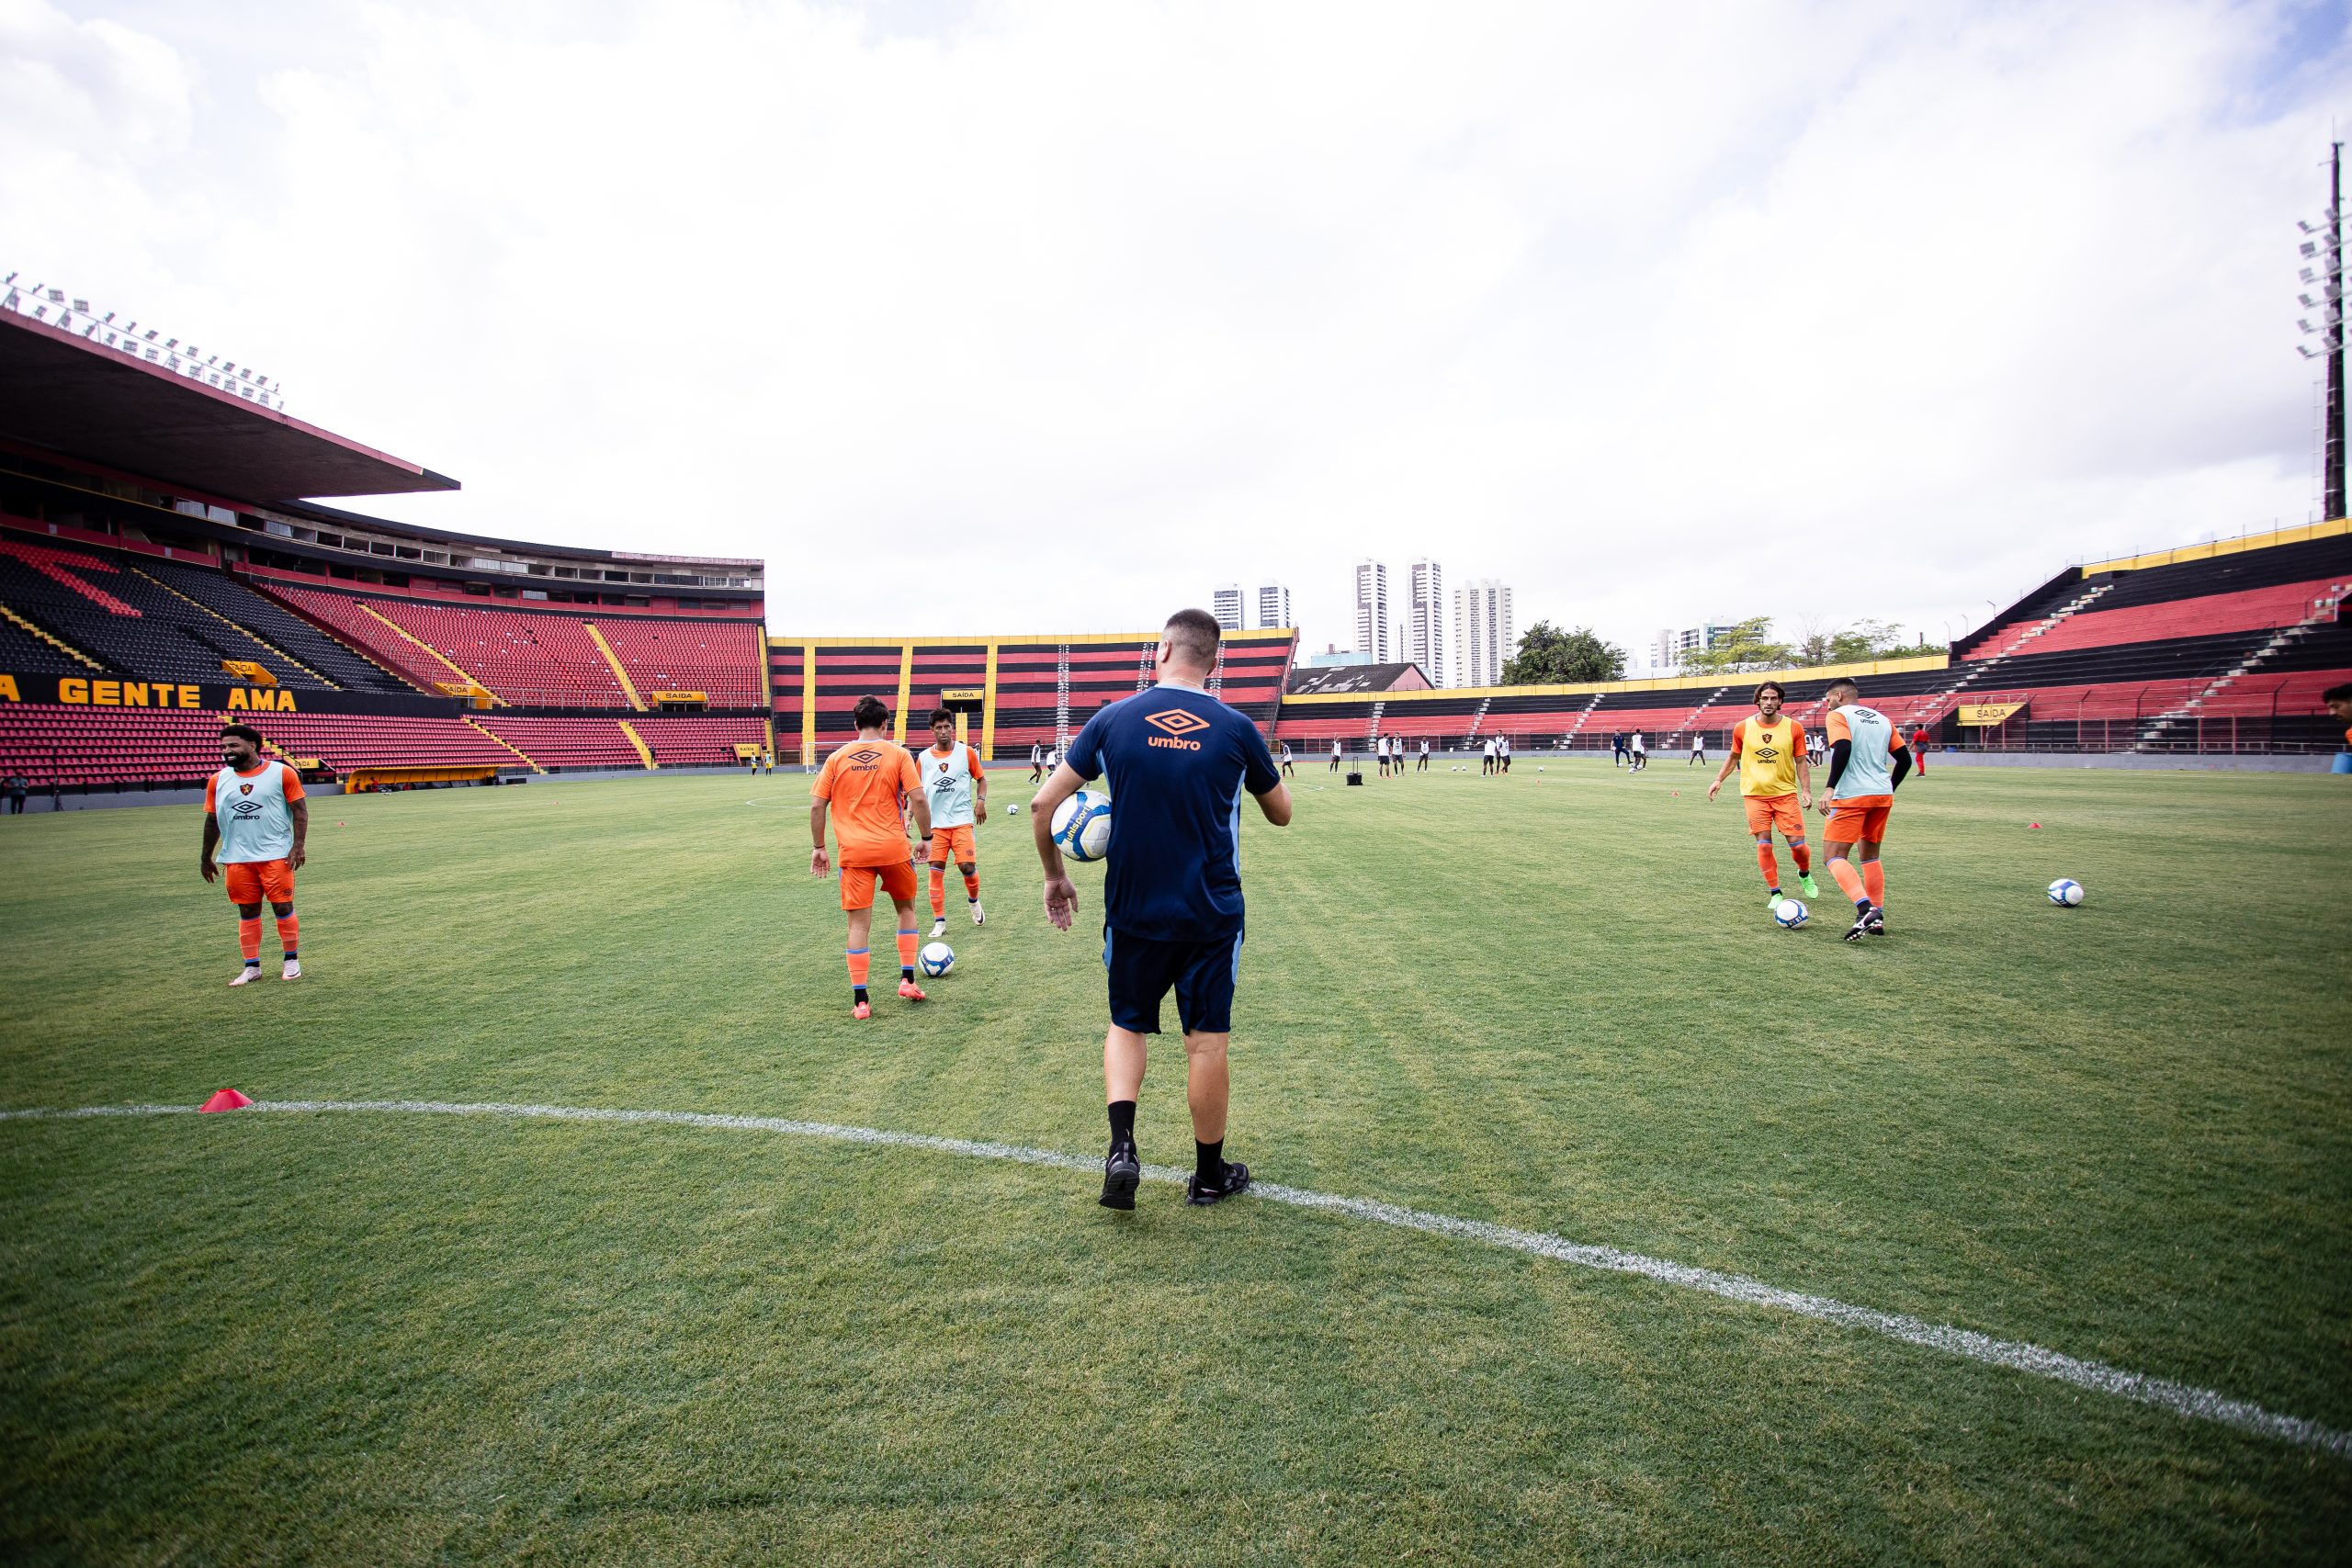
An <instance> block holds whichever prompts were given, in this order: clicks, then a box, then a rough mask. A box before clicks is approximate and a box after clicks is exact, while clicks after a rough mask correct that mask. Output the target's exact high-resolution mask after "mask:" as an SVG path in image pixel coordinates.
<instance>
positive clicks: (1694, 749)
mask: <svg viewBox="0 0 2352 1568" xmlns="http://www.w3.org/2000/svg"><path fill="white" fill-rule="evenodd" d="M1706 761H1707V732H1706V731H1705V730H1703V729H1694V730H1692V731H1691V761H1687V762H1685V763H1683V764H1682V765H1683V766H1684V767H1686V768H1690V767H1703V766H1705V765H1706Z"/></svg>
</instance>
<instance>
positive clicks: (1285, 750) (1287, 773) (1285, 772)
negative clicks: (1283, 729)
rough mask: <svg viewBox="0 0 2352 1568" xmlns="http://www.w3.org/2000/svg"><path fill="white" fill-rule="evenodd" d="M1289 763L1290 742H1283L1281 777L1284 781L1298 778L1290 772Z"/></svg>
mask: <svg viewBox="0 0 2352 1568" xmlns="http://www.w3.org/2000/svg"><path fill="white" fill-rule="evenodd" d="M1290 763H1291V755H1290V742H1289V741H1287V740H1285V741H1283V777H1284V778H1286V779H1289V778H1296V777H1297V776H1298V775H1297V773H1295V772H1294V771H1292V768H1291V765H1290Z"/></svg>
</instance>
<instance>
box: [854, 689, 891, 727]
mask: <svg viewBox="0 0 2352 1568" xmlns="http://www.w3.org/2000/svg"><path fill="white" fill-rule="evenodd" d="M849 720H850V722H851V723H852V724H854V725H855V726H857V727H858V728H860V729H874V728H879V727H880V726H882V725H885V724H888V723H889V722H890V710H889V709H888V708H887V707H884V706H883V705H882V699H881V698H880V697H860V698H858V699H857V705H856V706H855V707H854V708H852V709H850V710H849Z"/></svg>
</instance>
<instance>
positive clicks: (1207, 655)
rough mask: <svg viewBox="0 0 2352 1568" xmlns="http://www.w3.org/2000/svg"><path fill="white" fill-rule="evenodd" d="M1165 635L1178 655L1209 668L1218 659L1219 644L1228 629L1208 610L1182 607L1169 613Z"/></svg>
mask: <svg viewBox="0 0 2352 1568" xmlns="http://www.w3.org/2000/svg"><path fill="white" fill-rule="evenodd" d="M1165 635H1166V636H1167V638H1168V646H1169V648H1170V649H1172V650H1173V651H1174V653H1175V655H1176V657H1177V658H1179V659H1181V660H1183V661H1184V662H1185V663H1187V664H1197V665H1199V666H1200V667H1201V668H1202V669H1204V670H1205V669H1207V668H1208V667H1209V666H1210V665H1212V664H1215V663H1216V645H1217V643H1218V642H1219V640H1221V639H1222V638H1223V637H1224V636H1225V633H1224V632H1223V631H1222V630H1221V629H1220V628H1219V627H1218V626H1217V624H1216V616H1215V615H1210V614H1209V613H1208V612H1207V611H1206V610H1179V611H1177V612H1176V613H1175V614H1174V615H1170V616H1169V617H1168V629H1167V632H1166V634H1165Z"/></svg>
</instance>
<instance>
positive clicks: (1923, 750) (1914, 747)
mask: <svg viewBox="0 0 2352 1568" xmlns="http://www.w3.org/2000/svg"><path fill="white" fill-rule="evenodd" d="M1911 771H1912V772H1913V773H1917V774H1918V775H1919V776H1920V777H1921V778H1926V777H1927V776H1928V727H1927V726H1926V725H1924V724H1923V725H1921V726H1919V727H1918V728H1917V729H1914V730H1913V731H1912V732H1911Z"/></svg>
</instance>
